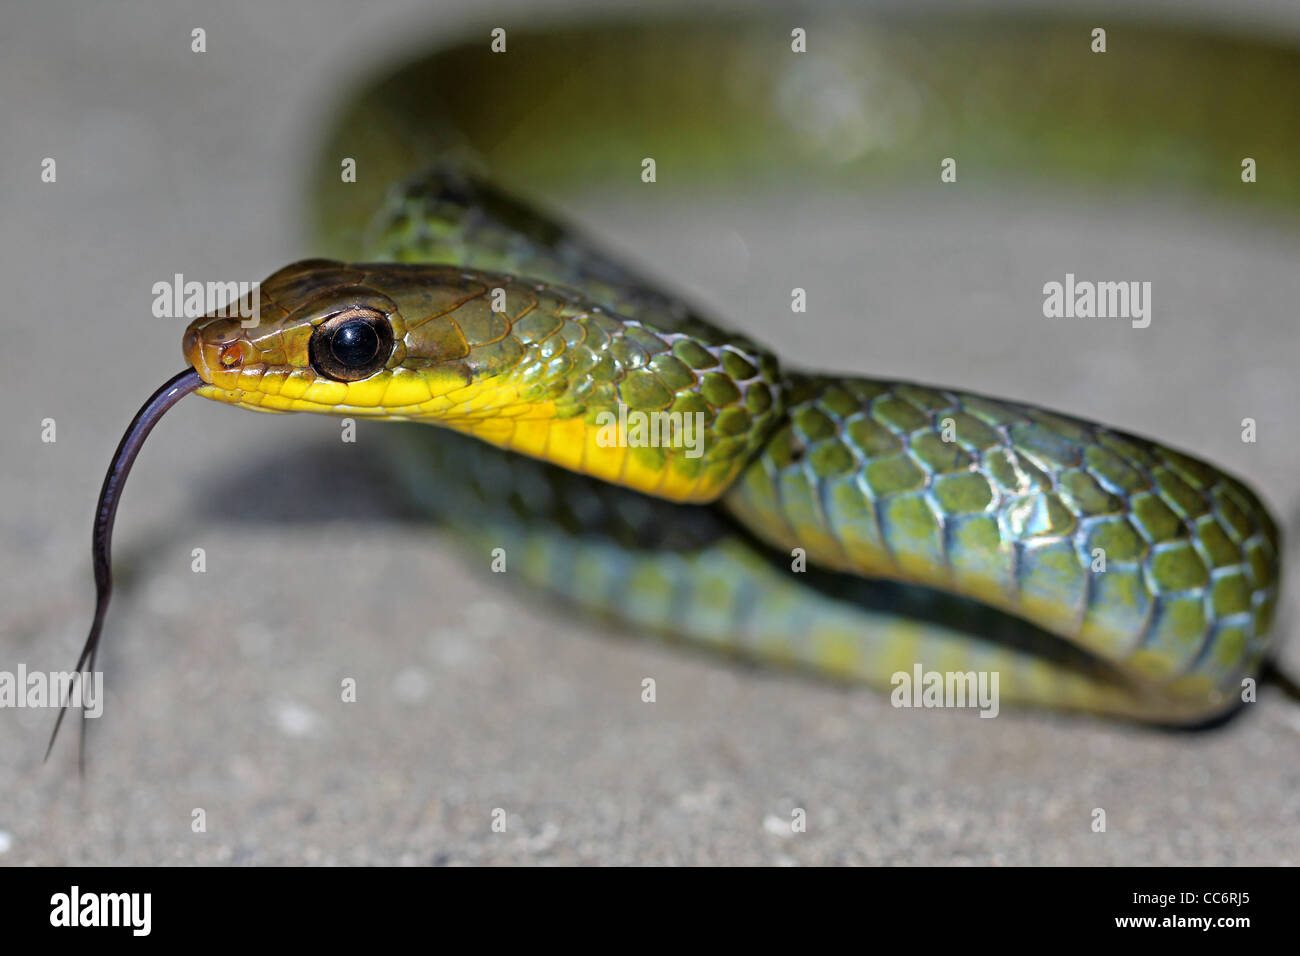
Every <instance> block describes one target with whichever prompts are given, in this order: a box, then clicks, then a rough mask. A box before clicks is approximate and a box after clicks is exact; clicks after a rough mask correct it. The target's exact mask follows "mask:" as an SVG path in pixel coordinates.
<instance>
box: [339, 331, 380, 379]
mask: <svg viewBox="0 0 1300 956" xmlns="http://www.w3.org/2000/svg"><path fill="white" fill-rule="evenodd" d="M330 351H332V352H333V353H334V357H335V358H336V359H338V360H339V362H340V363H341V364H343V365H347V366H350V367H352V368H356V367H357V366H361V365H365V364H366V363H367V362H369V361H370V360H371V359H373V358H374V357H375V353H376V352H378V351H379V333H378V332H376V331H375V330H374V328H373V327H372V326H371V325H370V323H369V322H348V323H347V324H346V325H341V326H339V328H338V329H337V330H336V331H335V333H334V337H333V338H331V339H330Z"/></svg>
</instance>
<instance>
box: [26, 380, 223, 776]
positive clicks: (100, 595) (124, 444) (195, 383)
mask: <svg viewBox="0 0 1300 956" xmlns="http://www.w3.org/2000/svg"><path fill="white" fill-rule="evenodd" d="M202 384H203V379H201V378H199V373H198V372H196V371H194V369H186V370H185V371H184V372H181V373H180V374H179V375H176V376H174V377H173V378H170V379H168V380H167V381H166V382H165V383H164V384H163V386H162V387H161V388H160V389H158V391H156V392H154V393H153V394H152V395H150V396H149V400H148V401H147V402H145V403H144V406H143V407H142V408H141V409H140V410H139V411H138V412H136V413H135V418H133V419H131V424H130V425H128V426H127V429H126V434H125V435H123V436H122V440H121V441H120V442H118V445H117V451H116V452H114V453H113V460H112V462H111V463H110V464H109V466H108V474H106V475H105V476H104V485H103V487H102V488H100V489H99V505H98V506H97V507H96V508H95V527H94V530H93V532H92V535H91V546H90V551H91V561H92V563H93V564H94V565H95V620H94V621H93V622H92V623H91V625H90V635H89V636H88V637H87V638H86V643H85V646H83V647H82V648H81V656H80V657H78V658H77V666H76V667H75V668H74V669H73V673H74V674H76V675H78V676H77V677H75V678H74V679H75V680H78V681H82V682H83V683H84V682H85V681H86V679H87V677H88V676H89V674H90V673H91V672H92V671H94V669H95V655H96V653H98V651H99V635H100V632H101V631H102V630H103V629H104V615H105V614H106V613H107V612H108V599H109V598H110V597H111V596H112V594H113V566H112V563H111V560H110V554H109V549H110V548H111V546H112V543H113V519H114V518H116V517H117V503H118V502H119V501H120V500H121V499H122V488H123V486H124V485H125V484H126V476H127V475H128V474H130V472H131V465H132V463H134V462H135V456H136V455H138V454H140V448H141V446H142V445H144V440H145V439H146V438H148V437H149V432H151V431H153V427H154V425H156V424H158V419H160V418H162V416H163V413H164V412H165V411H167V409H169V408H171V407H172V406H173V405H175V404H176V403H177V402H179V401H180V400H181V399H182V398H184V397H185V396H186V395H188V394H189V393H190V392H193V391H195V390H196V389H198V388H199V387H200V386H201V385H202ZM83 667H85V670H84V671H83V670H82V668H83ZM69 690H71V686H69ZM69 697H71V694H69ZM82 711H83V715H82V720H81V745H80V748H79V750H78V765H79V766H80V768H81V772H82V773H83V774H84V773H85V772H86V720H85V715H84V711H85V688H84V687H83V688H82ZM67 713H68V700H65V701H64V702H63V706H62V707H61V708H59V717H58V719H57V720H56V721H55V722H54V731H53V732H52V733H51V734H50V742H49V745H48V746H46V748H45V759H46V760H48V759H49V758H50V751H51V750H53V749H54V741H55V739H56V738H57V737H58V736H59V728H60V727H61V726H63V718H64V717H66V716H67Z"/></svg>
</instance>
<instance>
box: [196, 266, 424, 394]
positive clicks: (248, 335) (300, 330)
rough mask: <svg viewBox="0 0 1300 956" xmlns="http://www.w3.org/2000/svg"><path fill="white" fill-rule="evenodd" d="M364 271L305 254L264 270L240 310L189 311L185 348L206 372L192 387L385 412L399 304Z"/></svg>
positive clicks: (399, 332) (397, 361)
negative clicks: (303, 257)
mask: <svg viewBox="0 0 1300 956" xmlns="http://www.w3.org/2000/svg"><path fill="white" fill-rule="evenodd" d="M365 277H366V272H365V271H364V270H362V269H359V268H356V267H352V266H347V265H344V264H343V263H340V262H334V261H331V260H327V259H309V260H305V261H303V262H297V263H294V264H293V265H290V266H286V267H285V268H283V269H281V270H280V271H278V272H276V273H274V274H273V275H271V276H270V277H269V278H267V279H266V280H265V281H264V282H262V283H261V284H260V285H259V286H258V287H257V288H256V289H255V290H254V292H253V293H251V294H250V295H249V296H248V297H246V298H245V299H244V300H243V301H241V302H240V303H239V307H238V308H237V309H230V310H228V311H227V310H222V311H219V312H217V313H213V314H211V315H206V316H203V317H202V318H199V319H195V320H194V321H193V322H191V323H190V325H189V327H188V328H187V329H186V330H185V337H184V340H183V342H182V350H183V351H184V353H185V359H186V361H188V362H189V363H190V365H191V366H193V368H194V370H195V371H197V372H198V373H199V376H200V377H201V378H202V379H203V382H204V385H203V387H201V388H200V389H199V394H200V395H203V396H204V397H206V398H211V399H215V400H217V401H221V402H225V403H228V404H232V405H239V406H241V407H244V408H251V409H256V410H259V411H277V412H288V411H314V412H327V413H328V412H335V413H338V414H350V415H358V414H367V413H369V414H386V413H387V412H386V411H385V406H386V404H390V403H391V402H392V396H391V394H390V393H391V392H392V391H393V390H394V389H393V386H394V383H395V380H396V379H397V378H398V377H399V375H400V371H401V367H402V366H401V362H402V359H403V358H404V351H405V350H404V349H403V348H402V347H401V340H402V338H403V337H404V335H405V334H406V331H407V330H406V326H405V323H404V321H403V318H402V313H401V309H400V308H399V306H398V304H397V303H396V302H394V301H393V300H392V299H391V298H389V297H388V296H387V295H385V294H384V293H383V292H382V291H380V290H379V289H375V288H372V287H369V286H367V285H365V284H363V280H364V279H365ZM231 313H233V314H231ZM397 390H398V391H400V389H397ZM426 397H427V395H426Z"/></svg>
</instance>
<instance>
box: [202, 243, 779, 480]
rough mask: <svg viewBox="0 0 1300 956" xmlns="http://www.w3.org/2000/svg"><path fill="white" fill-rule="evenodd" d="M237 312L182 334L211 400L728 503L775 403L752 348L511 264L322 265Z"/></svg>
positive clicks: (773, 373) (295, 274)
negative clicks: (506, 452) (387, 425)
mask: <svg viewBox="0 0 1300 956" xmlns="http://www.w3.org/2000/svg"><path fill="white" fill-rule="evenodd" d="M242 305H243V306H244V308H243V309H241V310H238V311H242V312H245V313H247V315H248V318H243V317H241V316H240V315H238V314H236V315H221V314H214V315H208V316H204V317H203V318H200V319H197V320H195V321H194V322H192V323H191V324H190V326H189V328H188V329H187V330H186V332H185V339H184V345H183V348H184V352H185V358H186V360H187V361H188V362H189V363H190V365H192V366H193V368H194V370H195V371H196V372H197V373H198V375H199V377H200V378H201V379H202V380H203V384H202V386H200V388H199V389H198V391H199V394H200V395H203V396H204V397H206V398H210V399H215V400H217V401H221V402H225V403H227V404H232V405H238V406H241V407H244V408H250V409H254V410H258V411H272V412H296V411H306V412H318V413H324V414H332V415H346V416H356V417H371V418H388V419H412V420H419V421H424V422H428V423H431V424H439V425H444V426H447V427H450V428H453V429H456V430H458V431H462V432H466V433H468V434H472V435H474V436H475V437H477V438H480V439H483V440H484V441H487V442H490V443H492V444H495V445H498V446H500V447H503V448H509V449H511V450H513V451H517V452H521V453H523V454H527V455H532V456H534V457H538V458H543V459H546V460H548V461H552V462H554V463H556V464H561V465H564V466H565V467H568V468H572V469H574V470H578V471H581V472H583V473H585V474H592V475H595V476H596V477H600V478H604V479H606V480H619V481H622V482H623V483H625V484H628V485H630V486H632V487H636V488H640V489H644V490H646V491H648V492H650V493H652V494H656V495H659V496H660V497H666V498H672V499H674V500H682V501H688V500H689V501H708V500H712V499H713V498H714V497H716V496H717V495H718V494H719V493H720V492H721V491H722V489H724V488H725V487H727V485H728V484H729V483H730V482H731V481H732V480H733V479H734V477H735V475H736V473H737V471H738V470H739V468H740V467H741V466H742V465H743V464H744V462H745V461H746V459H747V458H748V456H749V454H750V453H751V452H752V451H753V450H754V448H755V447H756V446H757V443H758V442H759V441H760V440H761V439H762V437H763V435H764V434H765V433H766V431H767V429H768V428H770V427H771V425H772V424H773V423H774V422H775V421H776V419H777V417H778V415H779V411H780V408H779V402H777V401H776V399H775V398H774V395H775V394H776V391H775V386H776V379H777V374H778V373H777V367H776V362H775V359H773V358H771V357H770V356H769V355H767V353H765V352H764V351H762V350H760V349H758V348H757V347H752V346H751V345H749V344H748V343H747V342H746V341H745V340H742V339H739V338H737V337H734V336H733V337H727V336H724V335H723V334H722V333H720V332H716V331H712V330H708V329H707V328H704V331H701V329H700V328H697V327H696V325H692V324H691V320H690V319H689V317H686V318H683V319H682V320H681V325H680V326H679V327H677V328H674V327H672V326H671V325H669V324H667V323H665V325H664V326H662V327H661V326H660V325H658V324H656V325H650V324H648V323H646V322H644V321H641V320H637V319H631V318H627V317H625V316H622V315H618V314H616V313H613V312H610V311H608V310H607V309H605V308H604V307H602V306H601V305H599V304H597V303H595V302H592V301H589V300H587V299H586V298H585V297H583V296H582V295H580V294H578V293H576V292H573V291H571V290H568V289H565V288H561V287H556V286H551V285H549V284H547V283H544V282H539V281H534V280H529V279H521V278H517V277H515V276H510V275H506V274H503V273H496V272H481V271H467V270H463V269H461V268H459V267H456V266H446V265H428V264H413V263H366V264H356V265H352V264H344V263H341V262H333V261H329V260H323V259H311V260H307V261H304V262H299V263H295V264H294V265H291V266H287V267H286V268H284V269H281V270H280V271H279V272H276V273H275V274H274V275H272V276H271V277H270V278H268V279H267V280H266V281H265V282H263V283H262V284H261V286H260V288H259V289H258V291H257V300H256V301H255V302H245V303H242ZM633 413H635V414H633ZM652 416H657V417H652ZM646 436H649V437H648V438H647V437H646Z"/></svg>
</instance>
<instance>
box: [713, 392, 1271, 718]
mask: <svg viewBox="0 0 1300 956" xmlns="http://www.w3.org/2000/svg"><path fill="white" fill-rule="evenodd" d="M788 403H789V420H788V421H787V422H786V423H785V424H783V425H782V427H781V428H780V429H779V430H778V431H777V432H776V434H775V435H773V437H772V438H771V440H769V441H768V442H767V444H766V445H765V446H764V447H763V450H762V452H761V453H760V456H759V459H758V460H757V461H756V462H755V463H754V465H753V466H752V467H750V468H749V469H748V470H746V472H745V473H744V475H742V477H741V480H740V482H739V484H738V486H737V488H736V489H735V490H734V491H732V492H731V493H730V494H728V495H727V497H726V499H725V501H726V505H727V507H728V509H729V510H730V511H731V512H732V513H733V514H734V515H736V516H737V517H738V518H739V519H740V520H741V521H742V522H744V523H745V524H746V525H747V526H749V527H750V528H752V529H754V530H755V531H756V532H757V533H758V534H759V535H760V536H761V537H762V538H764V539H765V540H766V541H768V542H770V543H772V544H775V545H777V546H778V547H781V548H803V549H805V550H806V552H807V555H808V559H809V560H810V561H813V562H816V563H817V564H819V565H822V566H824V567H829V568H837V569H840V570H845V571H852V572H855V573H858V574H867V575H872V576H880V577H890V578H896V579H899V580H904V581H911V582H915V583H919V584H926V585H929V586H932V587H935V588H941V589H943V590H945V591H952V592H954V593H957V594H962V595H966V596H968V597H971V598H974V599H976V600H979V601H982V602H984V603H987V604H989V605H992V606H994V607H999V608H1002V609H1003V610H1006V611H1010V612H1012V613H1014V614H1017V615H1019V616H1020V617H1023V618H1025V619H1026V620H1029V621H1032V622H1033V623H1035V624H1037V625H1039V626H1041V627H1043V628H1044V629H1046V630H1048V631H1051V632H1052V633H1055V634H1058V635H1060V636H1062V637H1065V638H1067V639H1069V640H1070V641H1072V642H1074V643H1076V644H1077V645H1079V646H1080V647H1082V648H1084V649H1086V650H1087V651H1088V652H1090V653H1091V654H1093V655H1095V656H1096V657H1098V658H1099V659H1102V660H1105V661H1109V662H1111V663H1113V664H1115V665H1117V666H1119V667H1120V668H1121V669H1122V670H1123V671H1124V672H1125V673H1127V674H1129V675H1130V676H1131V677H1132V678H1133V679H1134V680H1135V681H1137V682H1142V683H1145V684H1148V685H1150V686H1151V687H1152V688H1153V689H1158V690H1159V692H1160V693H1161V694H1162V695H1163V696H1165V697H1167V698H1169V699H1170V701H1172V702H1183V703H1184V704H1186V705H1189V706H1192V707H1195V706H1198V705H1202V706H1205V707H1206V708H1208V709H1210V710H1213V709H1215V708H1216V707H1223V706H1226V705H1228V704H1229V703H1231V701H1232V700H1233V699H1234V693H1235V690H1236V688H1237V686H1238V684H1239V681H1240V679H1241V677H1242V676H1244V675H1246V674H1249V673H1253V672H1254V671H1255V669H1256V668H1257V667H1258V665H1259V662H1260V660H1261V659H1262V657H1263V655H1264V652H1265V650H1266V649H1267V646H1268V637H1269V633H1270V629H1271V626H1272V621H1273V612H1274V609H1275V607H1276V603H1277V592H1278V580H1279V573H1280V567H1279V565H1280V554H1279V547H1280V545H1279V539H1278V532H1277V526H1276V525H1275V524H1274V522H1273V519H1272V518H1271V517H1270V515H1269V513H1268V511H1267V510H1266V509H1265V508H1264V506H1263V505H1262V504H1261V503H1260V501H1259V499H1258V498H1257V497H1256V496H1255V495H1254V494H1253V493H1252V492H1251V491H1250V489H1248V488H1247V487H1246V486H1245V485H1243V484H1242V483H1241V482H1239V481H1237V480H1235V479H1234V478H1231V477H1230V476H1228V475H1225V474H1224V473H1223V472H1221V471H1219V470H1218V469H1217V468H1214V467H1213V466H1211V465H1207V464H1206V463H1205V462H1203V461H1199V460H1197V459H1195V458H1192V457H1190V456H1187V455H1184V454H1181V453H1179V452H1176V451H1172V450H1170V449H1168V448H1165V447H1163V446H1161V445H1158V444H1156V443H1154V442H1150V441H1146V440H1144V439H1141V438H1137V437H1135V436H1133V435H1127V434H1125V433H1123V432H1118V431H1115V430H1113V429H1109V428H1106V427H1104V426H1101V425H1097V424H1095V423H1093V422H1088V421H1084V420H1082V419H1078V418H1071V417H1068V416H1065V415H1059V414H1054V413H1051V412H1046V411H1043V410H1042V409H1039V408H1034V407H1032V406H1029V405H1021V404H1017V403H1013V402H1006V401H997V400H993V399H989V398H985V397H982V396H979V395H970V394H967V393H964V392H956V391H952V390H949V389H935V388H928V387H925V386H920V385H913V384H909V383H903V382H890V381H882V380H876V379H863V378H839V379H835V378H827V377H824V376H793V377H792V378H791V380H790V382H789V388H788Z"/></svg>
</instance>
